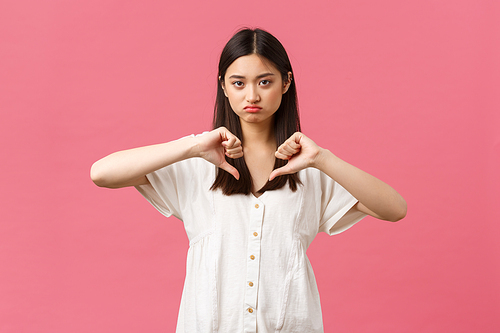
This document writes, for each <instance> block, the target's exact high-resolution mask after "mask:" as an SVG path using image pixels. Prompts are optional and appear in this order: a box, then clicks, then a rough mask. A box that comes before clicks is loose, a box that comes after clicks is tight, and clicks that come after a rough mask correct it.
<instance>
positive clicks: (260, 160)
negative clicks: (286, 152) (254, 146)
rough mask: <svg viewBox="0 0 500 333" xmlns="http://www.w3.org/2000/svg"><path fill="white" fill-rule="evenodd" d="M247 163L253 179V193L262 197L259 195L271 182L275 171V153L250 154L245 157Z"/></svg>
mask: <svg viewBox="0 0 500 333" xmlns="http://www.w3.org/2000/svg"><path fill="white" fill-rule="evenodd" d="M244 157H245V163H246V165H247V167H248V171H250V176H251V177H252V193H253V194H254V196H260V195H261V194H260V193H257V191H258V190H260V189H261V188H262V187H263V186H264V185H266V183H267V181H268V180H269V175H270V174H271V172H272V171H273V169H274V162H275V157H274V152H273V151H269V152H250V153H246V154H245V155H244Z"/></svg>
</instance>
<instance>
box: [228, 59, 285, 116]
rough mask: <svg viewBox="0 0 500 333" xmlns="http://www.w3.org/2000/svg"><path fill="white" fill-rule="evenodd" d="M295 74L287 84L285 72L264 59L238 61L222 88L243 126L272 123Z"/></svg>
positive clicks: (229, 70) (230, 68)
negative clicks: (283, 75) (284, 76)
mask: <svg viewBox="0 0 500 333" xmlns="http://www.w3.org/2000/svg"><path fill="white" fill-rule="evenodd" d="M291 75H292V73H291V72H290V73H288V76H289V77H288V78H287V80H286V81H285V82H283V78H282V77H281V73H280V72H279V71H278V70H277V69H276V67H274V65H273V64H272V63H271V62H270V61H269V60H267V59H266V58H264V57H262V56H258V55H256V54H250V55H246V56H243V57H239V58H238V59H236V60H235V61H234V62H233V63H232V64H231V65H230V66H229V67H228V69H227V71H226V75H225V76H224V81H223V83H222V88H223V89H224V94H225V95H226V97H227V98H228V99H229V104H230V105H231V108H232V109H233V111H234V112H235V113H236V114H237V115H238V116H239V117H240V121H241V122H242V123H243V122H245V123H262V124H267V123H269V124H270V123H271V121H272V119H273V115H274V113H275V112H276V111H277V110H278V107H279V106H280V104H281V97H282V95H283V94H284V93H286V92H287V90H288V87H289V86H290V80H291Z"/></svg>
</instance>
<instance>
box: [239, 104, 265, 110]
mask: <svg viewBox="0 0 500 333" xmlns="http://www.w3.org/2000/svg"><path fill="white" fill-rule="evenodd" d="M243 109H245V110H246V109H262V108H261V107H260V106H258V105H247V106H245V107H244V108H243Z"/></svg>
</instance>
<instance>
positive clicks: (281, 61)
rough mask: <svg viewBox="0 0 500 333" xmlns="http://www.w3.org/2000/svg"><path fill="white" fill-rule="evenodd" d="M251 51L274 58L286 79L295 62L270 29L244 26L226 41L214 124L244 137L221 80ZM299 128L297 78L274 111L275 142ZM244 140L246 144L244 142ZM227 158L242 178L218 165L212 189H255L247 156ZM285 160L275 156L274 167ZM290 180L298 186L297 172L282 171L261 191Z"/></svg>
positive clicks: (234, 191)
mask: <svg viewBox="0 0 500 333" xmlns="http://www.w3.org/2000/svg"><path fill="white" fill-rule="evenodd" d="M249 54H257V55H259V56H262V57H264V58H266V59H267V60H269V61H271V63H273V65H274V66H275V67H276V69H278V71H279V72H280V73H281V78H282V79H283V81H285V80H287V79H288V72H292V73H293V71H292V65H291V64H290V60H289V59H288V55H287V54H286V51H285V48H284V47H283V45H281V43H280V42H279V41H278V39H276V37H274V36H273V35H271V34H270V33H268V32H267V31H264V30H261V29H248V28H247V29H243V30H240V31H238V32H237V33H236V34H235V35H234V36H233V37H232V38H231V39H230V40H229V41H228V42H227V44H226V46H225V47H224V49H223V50H222V54H221V56H220V60H219V73H218V77H219V81H218V82H217V98H216V102H215V108H214V119H213V127H214V129H215V128H218V127H221V126H224V127H226V128H227V129H228V130H229V131H231V133H233V134H234V135H236V136H237V137H238V138H240V139H242V137H243V136H242V132H241V125H240V120H239V117H238V116H237V115H236V114H235V113H234V111H233V110H232V108H231V105H230V104H229V100H228V99H227V97H226V96H225V95H224V90H223V89H222V83H223V80H224V76H225V75H226V71H227V68H228V67H229V66H230V65H231V64H232V63H233V62H234V61H235V60H236V59H238V58H239V57H242V56H246V55H249ZM297 131H300V120H299V112H298V107H297V90H296V88H295V78H294V79H293V80H292V81H291V83H290V87H289V88H288V91H287V92H286V93H285V94H283V96H282V99H281V105H280V106H279V108H278V110H277V111H276V113H275V114H274V134H275V138H276V145H277V146H278V147H279V146H280V145H281V144H282V143H283V142H285V140H286V139H288V138H289V137H290V136H291V135H292V134H293V133H295V132H297ZM242 144H243V145H244V142H243V143H242ZM226 160H227V162H228V163H229V164H231V165H233V166H234V167H235V168H236V169H237V170H238V172H239V173H240V179H239V180H236V179H235V178H234V177H233V176H232V175H231V174H229V173H228V172H226V171H224V170H222V169H220V168H219V169H218V170H217V176H216V178H215V181H214V183H213V185H212V188H211V189H212V190H215V189H217V188H221V189H222V192H223V193H224V194H225V195H231V194H237V193H241V194H250V193H251V192H252V177H251V175H250V171H249V170H248V167H247V165H246V163H245V159H244V158H243V157H241V158H237V159H231V158H228V157H226ZM286 163H287V162H286V161H285V160H281V159H278V158H276V159H275V162H274V169H277V168H279V167H282V166H284V165H285V164H286ZM287 182H288V185H289V186H290V189H291V190H292V191H296V190H297V183H299V184H301V182H300V180H299V177H298V176H297V174H296V173H294V174H290V175H283V176H279V177H276V178H275V179H273V180H272V181H271V182H270V181H268V182H267V183H266V184H265V185H264V187H262V188H261V189H260V190H259V191H258V192H259V193H264V192H265V191H269V190H276V189H279V188H282V187H283V186H285V184H286V183H287Z"/></svg>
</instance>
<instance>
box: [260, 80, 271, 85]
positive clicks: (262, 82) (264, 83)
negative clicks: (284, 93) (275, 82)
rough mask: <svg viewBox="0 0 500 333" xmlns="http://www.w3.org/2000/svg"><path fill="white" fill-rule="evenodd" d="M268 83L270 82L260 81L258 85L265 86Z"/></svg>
mask: <svg viewBox="0 0 500 333" xmlns="http://www.w3.org/2000/svg"><path fill="white" fill-rule="evenodd" d="M270 83H271V81H269V80H262V81H260V85H261V86H267V85H268V84H270Z"/></svg>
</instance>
